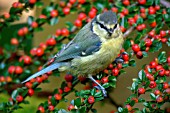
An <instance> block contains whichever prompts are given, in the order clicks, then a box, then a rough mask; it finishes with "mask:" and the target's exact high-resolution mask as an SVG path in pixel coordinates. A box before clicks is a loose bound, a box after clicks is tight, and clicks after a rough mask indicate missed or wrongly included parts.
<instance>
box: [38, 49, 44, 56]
mask: <svg viewBox="0 0 170 113" xmlns="http://www.w3.org/2000/svg"><path fill="white" fill-rule="evenodd" d="M43 54H44V50H43V49H42V48H37V50H36V55H37V56H39V57H40V56H42V55H43Z"/></svg>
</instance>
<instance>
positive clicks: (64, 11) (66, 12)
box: [63, 7, 70, 15]
mask: <svg viewBox="0 0 170 113" xmlns="http://www.w3.org/2000/svg"><path fill="white" fill-rule="evenodd" d="M63 13H64V14H65V15H68V14H69V13H70V8H69V7H65V8H63Z"/></svg>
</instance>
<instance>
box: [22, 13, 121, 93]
mask: <svg viewBox="0 0 170 113" xmlns="http://www.w3.org/2000/svg"><path fill="white" fill-rule="evenodd" d="M123 42H124V40H123V34H122V32H121V30H120V28H119V24H118V22H117V17H116V14H115V13H113V12H112V11H107V12H104V13H102V14H99V15H97V16H96V17H95V18H94V19H93V20H92V21H91V22H89V23H87V24H86V25H85V26H84V27H83V28H82V29H81V30H80V31H79V32H78V33H77V34H76V36H75V37H74V39H73V40H72V41H70V42H69V43H68V44H67V45H66V46H65V47H63V48H62V49H61V51H60V52H58V53H57V54H56V55H55V56H54V58H55V60H54V62H53V63H52V64H50V65H49V66H47V67H46V68H44V69H42V70H40V71H39V72H37V73H35V74H33V75H32V76H30V77H28V78H27V79H26V80H25V81H23V82H22V83H24V82H27V81H29V80H31V79H32V78H35V77H37V76H40V75H42V74H44V73H47V72H49V71H52V70H55V69H59V71H67V72H69V73H71V74H73V75H77V76H80V75H81V76H85V77H89V78H90V79H91V80H92V81H93V82H95V83H97V82H96V81H95V80H94V79H93V77H92V76H93V75H96V74H97V73H99V72H100V71H102V70H104V69H105V68H107V66H108V65H109V64H110V63H112V62H113V61H114V60H115V58H116V57H117V55H118V54H119V52H120V50H121V48H122V44H123ZM97 84H98V88H99V89H100V90H102V92H103V94H104V96H106V91H105V89H104V88H103V87H102V86H101V85H100V84H99V83H97Z"/></svg>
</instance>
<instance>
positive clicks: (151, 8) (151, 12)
mask: <svg viewBox="0 0 170 113" xmlns="http://www.w3.org/2000/svg"><path fill="white" fill-rule="evenodd" d="M155 13H156V10H155V8H154V7H153V6H150V7H149V14H155Z"/></svg>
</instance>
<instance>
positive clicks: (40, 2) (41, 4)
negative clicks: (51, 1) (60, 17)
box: [35, 1, 44, 7]
mask: <svg viewBox="0 0 170 113" xmlns="http://www.w3.org/2000/svg"><path fill="white" fill-rule="evenodd" d="M35 5H36V6H37V7H42V6H43V5H44V3H43V2H42V1H37V2H36V3H35Z"/></svg>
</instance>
